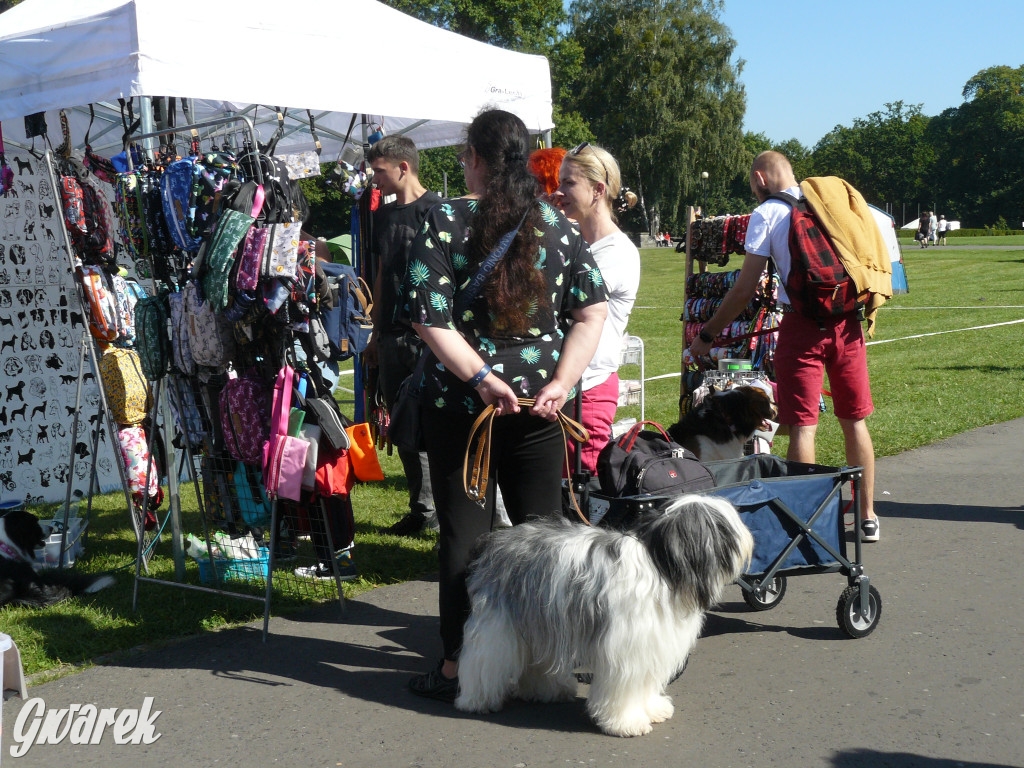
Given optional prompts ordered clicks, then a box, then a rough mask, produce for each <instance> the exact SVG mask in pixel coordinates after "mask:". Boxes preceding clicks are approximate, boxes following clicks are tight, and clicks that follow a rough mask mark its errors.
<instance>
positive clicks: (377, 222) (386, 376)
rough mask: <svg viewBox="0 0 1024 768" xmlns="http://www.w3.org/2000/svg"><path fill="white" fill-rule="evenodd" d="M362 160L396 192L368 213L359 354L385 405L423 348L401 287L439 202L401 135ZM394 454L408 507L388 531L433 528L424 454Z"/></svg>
mask: <svg viewBox="0 0 1024 768" xmlns="http://www.w3.org/2000/svg"><path fill="white" fill-rule="evenodd" d="M366 161H367V163H368V164H369V166H370V168H372V169H373V183H374V184H375V185H376V187H377V189H379V190H380V191H381V195H382V196H383V197H385V198H387V197H390V196H392V195H393V196H394V197H395V199H394V201H393V202H389V203H387V204H385V205H381V206H380V208H378V209H377V211H376V212H375V213H374V215H373V237H372V242H371V249H372V253H373V258H374V259H375V262H376V270H375V275H376V277H375V279H374V287H373V297H374V303H373V310H372V317H373V328H374V334H373V340H372V341H371V345H370V347H369V348H367V350H366V352H364V355H363V356H364V359H365V360H367V361H368V362H369V363H370V365H373V364H374V363H376V366H377V382H378V388H379V389H380V392H381V395H382V396H383V398H384V403H385V404H386V405H387V407H388V409H389V410H390V409H391V406H392V405H394V402H395V395H396V394H397V393H398V386H399V385H400V384H401V383H402V381H403V380H404V379H405V377H406V376H408V375H409V374H410V373H412V372H413V369H414V368H415V367H416V362H417V360H418V359H419V356H420V352H421V350H422V349H423V342H422V341H420V339H419V337H418V336H417V335H416V333H415V332H414V331H413V330H412V326H411V325H410V323H409V319H408V312H407V310H406V298H405V295H404V293H405V292H404V290H403V286H404V283H405V273H406V269H407V267H408V265H409V261H408V250H409V243H410V242H412V239H413V236H414V235H415V234H416V232H417V231H418V230H419V228H420V226H421V225H422V224H423V219H424V217H425V216H426V214H427V211H429V210H430V209H431V208H432V207H433V206H434V205H435V204H437V203H439V202H441V198H440V197H438V196H437V195H435V194H434V193H433V192H428V191H427V190H426V189H425V188H424V187H423V185H422V184H420V180H419V165H420V163H419V152H417V150H416V145H415V144H414V143H413V142H412V140H411V139H409V138H407V137H405V136H385V137H384V138H383V139H381V140H380V141H378V142H377V143H376V144H374V145H373V146H372V147H370V149H369V151H368V152H367V155H366ZM398 457H399V458H400V459H401V460H402V467H403V468H404V469H405V477H406V479H407V480H408V482H409V512H408V514H406V515H405V517H403V518H402V519H401V520H399V521H398V522H397V523H395V524H394V525H392V526H391V527H390V528H388V529H387V533H393V534H396V535H398V536H409V535H411V534H414V533H418V532H419V531H420V530H422V529H423V527H424V526H430V527H432V528H435V529H436V528H437V515H436V513H435V512H434V499H433V496H432V494H431V492H430V470H429V467H428V464H427V454H426V453H425V452H424V453H416V452H415V451H403V450H399V451H398Z"/></svg>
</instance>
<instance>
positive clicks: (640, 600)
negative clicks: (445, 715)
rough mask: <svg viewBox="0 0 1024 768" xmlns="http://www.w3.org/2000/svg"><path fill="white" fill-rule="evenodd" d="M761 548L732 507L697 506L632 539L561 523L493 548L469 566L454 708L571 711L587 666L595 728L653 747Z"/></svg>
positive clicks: (669, 512)
mask: <svg viewBox="0 0 1024 768" xmlns="http://www.w3.org/2000/svg"><path fill="white" fill-rule="evenodd" d="M753 548H754V539H753V537H752V536H751V534H750V531H749V530H747V527H746V526H745V525H744V524H743V522H742V521H741V520H740V516H739V514H738V513H737V512H736V510H735V508H734V507H733V506H732V505H731V504H730V503H729V502H727V501H725V500H724V499H719V498H717V497H714V496H699V495H692V494H691V495H687V496H681V497H679V499H678V500H676V501H674V502H673V503H672V504H671V506H669V507H668V508H667V509H666V510H665V511H664V512H663V513H660V514H652V515H650V516H648V517H644V518H642V519H641V520H640V521H639V522H638V523H637V524H636V525H635V526H634V527H633V528H631V529H629V530H626V531H616V530H611V529H607V528H597V527H595V528H590V527H587V526H583V525H579V524H574V523H570V522H568V521H566V520H560V519H554V520H544V521H537V522H531V523H526V524H523V525H518V526H516V527H514V528H508V529H501V530H497V531H494V532H493V533H490V534H488V536H486V537H485V538H484V539H483V541H482V549H481V552H480V554H479V556H478V557H477V559H476V560H475V561H474V562H473V564H472V565H471V566H470V575H469V579H468V583H467V586H468V588H469V597H470V602H471V605H472V612H471V613H470V617H469V620H468V621H467V623H466V631H465V638H464V640H463V646H462V651H461V653H460V655H459V695H458V697H457V698H456V699H455V706H456V707H457V708H458V709H460V710H463V711H465V712H482V713H483V712H496V711H498V710H499V709H501V707H502V705H503V703H504V702H505V700H506V699H508V698H510V697H517V698H520V699H525V700H528V701H544V702H550V701H568V700H571V699H573V698H575V696H576V677H575V674H574V669H575V667H576V666H577V665H581V666H585V667H587V668H589V669H592V670H593V680H592V682H591V687H590V696H589V698H588V699H587V712H588V713H589V714H590V716H591V717H592V718H593V720H594V721H595V722H596V724H597V725H598V727H599V728H600V729H601V730H602V731H604V732H605V733H607V734H611V735H613V736H639V735H641V734H645V733H649V732H650V731H651V724H652V723H660V722H663V721H665V720H667V719H668V718H670V717H672V714H673V713H674V711H675V708H674V706H673V704H672V700H671V699H670V698H669V697H668V696H666V695H665V688H666V686H667V685H668V684H669V682H670V681H671V680H672V679H673V677H674V676H675V675H676V674H677V673H678V672H680V671H681V670H682V669H683V667H684V665H685V664H686V658H687V656H688V655H689V653H690V649H691V648H693V645H694V644H695V643H696V642H697V636H698V635H699V634H700V631H701V628H702V627H703V625H704V614H705V611H707V610H708V609H709V608H710V607H711V606H712V605H714V604H715V603H716V602H717V601H718V600H719V597H720V596H721V593H722V590H723V588H724V587H726V586H727V585H729V584H732V583H733V582H734V581H735V580H736V579H737V578H738V577H739V576H741V575H742V574H743V572H744V569H745V568H746V566H747V564H748V563H749V561H750V557H751V555H752V553H753Z"/></svg>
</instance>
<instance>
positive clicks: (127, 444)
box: [117, 427, 160, 496]
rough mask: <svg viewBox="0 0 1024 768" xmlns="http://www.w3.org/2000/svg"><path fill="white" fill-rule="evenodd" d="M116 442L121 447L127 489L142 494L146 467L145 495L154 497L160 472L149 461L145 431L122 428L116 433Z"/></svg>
mask: <svg viewBox="0 0 1024 768" xmlns="http://www.w3.org/2000/svg"><path fill="white" fill-rule="evenodd" d="M117 442H118V443H119V444H120V446H121V458H123V459H124V468H125V474H126V475H127V476H128V488H129V489H130V490H131V492H132V493H133V494H142V489H143V488H145V487H146V471H147V465H148V467H149V493H148V494H146V495H147V496H156V495H157V494H158V493H159V492H160V484H159V480H160V470H158V469H157V467H156V462H155V461H152V460H151V459H150V454H149V444H148V443H147V442H146V431H145V430H144V429H143V428H142V427H123V428H121V429H119V430H118V431H117Z"/></svg>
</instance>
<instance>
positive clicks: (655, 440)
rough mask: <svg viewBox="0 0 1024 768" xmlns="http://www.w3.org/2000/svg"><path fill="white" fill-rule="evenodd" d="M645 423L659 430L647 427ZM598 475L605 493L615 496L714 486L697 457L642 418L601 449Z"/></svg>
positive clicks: (598, 458) (690, 491)
mask: <svg viewBox="0 0 1024 768" xmlns="http://www.w3.org/2000/svg"><path fill="white" fill-rule="evenodd" d="M645 424H650V425H651V426H652V427H655V428H656V429H657V432H654V431H651V430H645V429H644V428H643V427H644V425H645ZM597 477H598V480H599V481H600V483H601V491H602V493H604V494H605V495H607V496H615V497H622V496H639V495H641V494H645V493H658V494H673V495H675V494H681V493H692V492H694V491H702V490H706V489H708V488H714V487H715V481H714V478H713V477H712V476H711V473H710V472H709V471H708V469H707V467H705V466H704V465H703V464H701V463H700V461H698V459H697V456H696V455H695V454H694V453H693V452H692V451H689V450H687V449H686V448H683V446H681V445H679V444H678V443H674V442H672V440H671V438H669V436H668V434H666V432H665V430H664V429H663V428H662V427H661V425H660V424H657V423H656V422H653V421H641V422H640V423H639V424H636V425H635V426H634V427H633V428H632V429H630V430H629V431H628V432H626V433H625V434H624V435H622V436H621V437H619V439H618V440H613V441H611V442H609V443H608V444H607V445H606V446H605V447H604V448H602V449H601V453H600V454H599V455H598V457H597Z"/></svg>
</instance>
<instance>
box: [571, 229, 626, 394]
mask: <svg viewBox="0 0 1024 768" xmlns="http://www.w3.org/2000/svg"><path fill="white" fill-rule="evenodd" d="M590 252H591V253H593V254H594V259H595V260H596V261H597V266H598V267H599V268H600V270H601V277H602V278H603V280H604V284H605V287H606V288H607V289H608V318H607V319H606V320H605V321H604V328H602V329H601V340H600V341H599V342H598V344H597V352H595V353H594V359H593V360H591V361H590V365H589V366H587V370H585V371H584V372H583V389H584V390H587V389H590V388H591V387H596V386H597V385H598V384H601V383H603V382H605V381H607V379H608V377H609V376H611V375H612V374H613V373H615V372H616V371H617V370H619V360H620V358H621V355H622V337H623V335H624V334H625V333H626V323H627V322H629V314H630V312H632V311H633V302H635V301H636V291H637V288H638V287H639V285H640V252H639V251H638V250H637V249H636V246H635V245H633V243H632V242H631V241H630V239H629V237H627V236H626V235H625V234H624V233H622V232H613V233H612V234H610V235H607V236H605V237H602V238H601V239H600V240H598V241H597V242H596V243H591V245H590Z"/></svg>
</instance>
